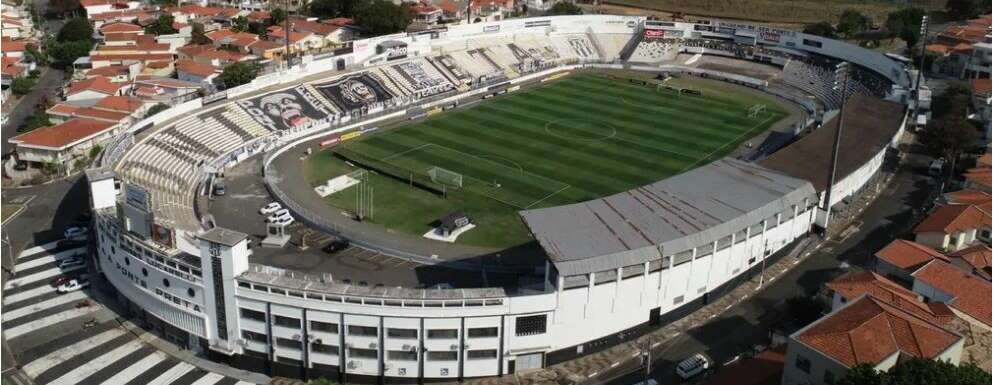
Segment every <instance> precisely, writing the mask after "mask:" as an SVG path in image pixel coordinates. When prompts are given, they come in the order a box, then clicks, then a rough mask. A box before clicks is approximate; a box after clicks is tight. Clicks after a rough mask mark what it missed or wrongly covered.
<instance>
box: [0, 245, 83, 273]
mask: <svg viewBox="0 0 994 385" xmlns="http://www.w3.org/2000/svg"><path fill="white" fill-rule="evenodd" d="M85 251H86V248H85V247H78V248H75V249H69V250H65V251H60V252H58V253H55V254H52V255H46V256H44V257H41V258H38V259H32V260H30V261H27V262H20V263H18V264H17V269H15V270H16V271H22V270H27V269H30V268H32V267H38V266H42V265H44V264H46V263H52V262H55V261H61V260H63V259H66V258H69V257H72V256H75V255H77V254H79V253H82V252H85Z"/></svg>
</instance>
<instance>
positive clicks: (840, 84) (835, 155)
mask: <svg viewBox="0 0 994 385" xmlns="http://www.w3.org/2000/svg"><path fill="white" fill-rule="evenodd" d="M832 89H833V90H834V91H836V92H841V93H842V103H841V105H840V106H839V117H838V120H836V122H835V127H836V130H835V143H834V144H833V145H832V163H831V164H829V168H828V185H827V186H826V187H825V206H824V210H825V230H826V231H827V230H828V224H829V222H830V221H831V220H832V186H834V185H835V169H836V168H837V167H838V164H839V147H840V145H841V142H842V128H843V127H844V121H845V116H846V113H845V111H846V99H848V98H849V62H841V63H839V64H838V65H836V66H835V84H834V86H833V87H832Z"/></svg>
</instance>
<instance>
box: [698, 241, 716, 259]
mask: <svg viewBox="0 0 994 385" xmlns="http://www.w3.org/2000/svg"><path fill="white" fill-rule="evenodd" d="M711 254H714V244H707V245H704V246H701V247H698V248H697V256H696V257H695V258H702V257H706V256H709V255H711Z"/></svg>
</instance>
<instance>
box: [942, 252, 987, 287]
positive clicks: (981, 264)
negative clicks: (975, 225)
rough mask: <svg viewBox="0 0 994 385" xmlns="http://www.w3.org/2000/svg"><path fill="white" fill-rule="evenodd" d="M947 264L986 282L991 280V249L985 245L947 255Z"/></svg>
mask: <svg viewBox="0 0 994 385" xmlns="http://www.w3.org/2000/svg"><path fill="white" fill-rule="evenodd" d="M949 263H951V264H953V265H954V266H956V267H958V268H960V269H963V270H965V271H968V272H970V273H972V274H973V275H976V276H978V277H980V278H983V279H986V280H987V281H990V280H991V248H990V247H987V246H986V245H973V246H970V247H967V248H965V249H963V250H960V251H957V252H954V253H952V254H949Z"/></svg>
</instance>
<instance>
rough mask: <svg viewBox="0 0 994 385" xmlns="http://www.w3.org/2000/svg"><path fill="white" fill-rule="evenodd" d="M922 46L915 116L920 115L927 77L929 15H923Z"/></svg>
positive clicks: (916, 87) (916, 88)
mask: <svg viewBox="0 0 994 385" xmlns="http://www.w3.org/2000/svg"><path fill="white" fill-rule="evenodd" d="M921 35H922V38H921V40H922V48H921V51H920V54H919V55H920V56H921V57H920V58H919V59H918V77H917V78H916V79H915V116H916V117H917V116H918V108H919V104H920V103H921V89H922V80H924V78H925V46H926V45H928V15H924V16H922V25H921Z"/></svg>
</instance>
